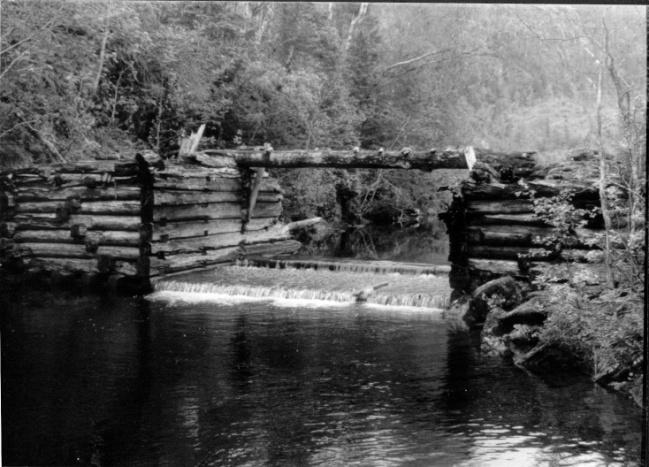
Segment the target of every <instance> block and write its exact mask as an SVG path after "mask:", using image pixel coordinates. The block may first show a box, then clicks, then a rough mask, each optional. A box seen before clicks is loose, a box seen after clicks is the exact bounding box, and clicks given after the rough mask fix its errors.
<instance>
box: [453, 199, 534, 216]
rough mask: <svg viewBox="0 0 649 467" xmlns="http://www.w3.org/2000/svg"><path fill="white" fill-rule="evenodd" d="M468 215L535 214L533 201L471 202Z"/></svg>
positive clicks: (467, 205)
mask: <svg viewBox="0 0 649 467" xmlns="http://www.w3.org/2000/svg"><path fill="white" fill-rule="evenodd" d="M466 209H467V214H528V213H532V212H534V205H533V204H532V202H531V201H524V200H511V199H506V200H502V201H469V202H467V204H466Z"/></svg>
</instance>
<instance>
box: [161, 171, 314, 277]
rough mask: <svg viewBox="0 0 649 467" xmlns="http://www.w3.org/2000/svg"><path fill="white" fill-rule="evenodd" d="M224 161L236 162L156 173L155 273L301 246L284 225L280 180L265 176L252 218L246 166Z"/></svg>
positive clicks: (292, 249) (183, 269)
mask: <svg viewBox="0 0 649 467" xmlns="http://www.w3.org/2000/svg"><path fill="white" fill-rule="evenodd" d="M219 162H223V161H219ZM225 162H227V161H225ZM214 165H217V167H214ZM218 165H232V164H226V163H223V164H220V163H219V164H211V166H193V167H180V166H168V167H164V168H162V169H161V170H154V171H153V178H154V182H153V191H154V207H153V219H152V235H151V239H150V256H151V258H150V276H151V277H156V276H160V275H165V274H170V273H175V272H179V271H185V270H190V269H195V268H201V267H207V266H211V265H215V264H220V263H225V262H230V261H234V260H236V259H240V258H242V257H246V256H251V255H257V254H266V255H268V254H281V253H291V252H294V251H297V249H299V247H300V246H301V244H300V243H299V242H297V241H296V240H292V239H291V237H290V233H289V231H288V229H286V228H285V227H284V226H283V225H282V224H280V223H279V216H280V215H281V213H282V190H281V188H280V186H279V183H278V182H277V180H275V179H273V178H271V177H268V176H263V177H262V178H261V181H260V182H259V183H260V190H259V194H258V196H257V200H256V204H255V206H254V209H253V211H252V213H251V215H250V217H249V219H248V218H247V215H246V213H247V211H248V205H247V200H248V190H249V189H250V183H249V182H248V183H247V182H246V175H247V174H246V173H245V169H244V170H243V171H241V170H239V169H236V168H233V167H227V166H226V167H218Z"/></svg>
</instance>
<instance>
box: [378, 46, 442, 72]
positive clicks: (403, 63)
mask: <svg viewBox="0 0 649 467" xmlns="http://www.w3.org/2000/svg"><path fill="white" fill-rule="evenodd" d="M450 51H451V49H442V50H433V51H430V52H426V53H425V54H422V55H419V56H418V57H414V58H410V59H408V60H403V61H401V62H397V63H393V64H392V65H390V66H388V67H386V68H385V69H384V70H383V72H386V71H389V70H392V69H393V68H397V67H400V66H405V65H410V64H412V63H415V62H418V61H420V60H423V59H425V58H428V57H432V56H434V55H441V54H443V53H446V52H450Z"/></svg>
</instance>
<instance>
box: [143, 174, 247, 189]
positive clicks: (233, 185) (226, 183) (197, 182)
mask: <svg viewBox="0 0 649 467" xmlns="http://www.w3.org/2000/svg"><path fill="white" fill-rule="evenodd" d="M208 177H209V176H205V177H189V176H188V177H184V178H176V177H169V178H156V180H155V182H154V186H155V189H156V191H157V190H179V191H181V190H182V191H217V192H218V191H233V192H236V191H239V190H241V181H240V180H239V179H238V178H226V177H218V178H217V177H214V178H208Z"/></svg>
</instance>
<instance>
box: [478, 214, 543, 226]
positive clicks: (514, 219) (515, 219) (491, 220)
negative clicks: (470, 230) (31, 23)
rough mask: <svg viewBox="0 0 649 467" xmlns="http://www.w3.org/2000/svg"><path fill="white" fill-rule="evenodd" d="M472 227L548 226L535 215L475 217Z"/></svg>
mask: <svg viewBox="0 0 649 467" xmlns="http://www.w3.org/2000/svg"><path fill="white" fill-rule="evenodd" d="M469 224H470V225H483V224H489V225H529V226H539V227H541V226H547V225H549V224H548V223H546V222H545V221H543V220H541V219H539V218H538V217H537V216H536V215H534V214H485V215H481V216H473V217H472V218H471V219H469Z"/></svg>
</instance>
